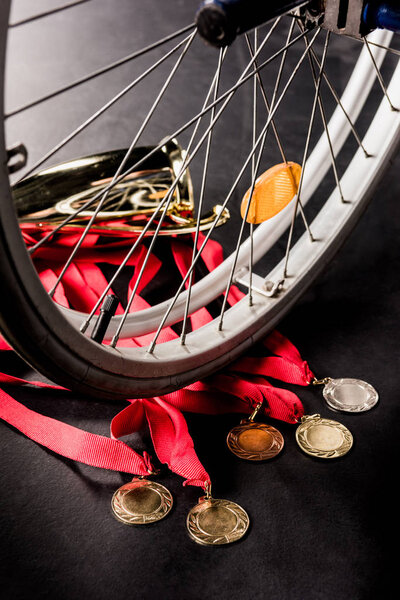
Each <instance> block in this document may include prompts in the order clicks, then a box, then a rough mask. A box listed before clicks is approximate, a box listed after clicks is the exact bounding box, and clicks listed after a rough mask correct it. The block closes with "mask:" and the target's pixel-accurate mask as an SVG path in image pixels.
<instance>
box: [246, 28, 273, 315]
mask: <svg viewBox="0 0 400 600" xmlns="http://www.w3.org/2000/svg"><path fill="white" fill-rule="evenodd" d="M246 42H247V46H248V48H249V51H250V56H251V57H253V49H252V47H251V43H250V39H249V36H248V35H247V34H246ZM257 47H258V29H255V30H254V50H255V51H257ZM254 67H256V64H255V65H254ZM259 85H260V87H261V89H262V90H263V91H264V86H263V85H262V81H261V76H260V74H259V73H256V72H255V73H254V79H253V132H252V133H253V135H252V145H253V146H254V144H255V143H256V139H257V91H258V86H259ZM264 102H265V103H266V105H267V111H268V113H269V112H270V107H269V105H268V100H267V97H266V95H265V99H264ZM256 173H257V169H256V157H255V155H254V154H253V156H252V159H251V174H252V178H253V180H254V182H255V180H256ZM249 229H250V231H249V233H250V256H249V293H248V298H249V306H253V262H254V224H253V223H250V228H249Z"/></svg>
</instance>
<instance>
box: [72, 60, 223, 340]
mask: <svg viewBox="0 0 400 600" xmlns="http://www.w3.org/2000/svg"><path fill="white" fill-rule="evenodd" d="M225 54H226V52H225V51H224V56H223V59H224V58H225ZM217 76H218V68H217V72H216V73H215V75H214V78H213V81H212V83H211V86H210V88H209V90H208V92H207V96H206V99H205V101H204V104H203V109H204V108H205V107H206V106H207V104H208V102H209V100H210V96H211V93H212V91H213V89H214V87H215V85H216V82H217ZM200 122H201V117H199V119H198V121H197V123H196V126H195V128H194V130H193V133H192V136H191V139H190V141H189V144H188V150H189V151H190V148H191V146H192V144H193V141H194V138H195V135H196V133H197V130H198V128H199V125H200ZM166 201H167V197H164V198H163V200H162V201H161V202H160V204H159V205H158V206H157V208H156V210H155V211H154V213H153V214H152V215H151V217H150V218H149V220H148V222H147V223H146V225H145V227H144V228H143V230H142V232H141V233H140V235H139V237H138V238H137V239H136V241H135V243H134V244H133V245H132V246H131V248H130V249H129V251H128V253H127V255H126V256H125V258H124V260H123V261H122V263H121V264H120V266H119V267H118V269H117V270H116V272H115V273H114V275H113V276H112V278H111V279H110V281H109V282H108V284H107V286H106V288H105V290H104V291H103V293H102V294H101V296H100V298H99V299H98V301H97V302H96V304H95V306H94V307H93V308H92V311H91V313H90V314H89V316H88V317H87V318H86V320H85V321H84V322H83V323H82V325H81V328H80V330H81V332H82V333H84V332H85V331H86V330H87V328H88V326H89V324H90V321H91V319H92V318H93V316H94V314H95V313H96V311H97V309H98V308H99V307H100V305H101V304H102V302H103V300H104V298H105V297H106V295H107V293H108V292H109V290H110V289H111V287H112V285H113V283H114V282H115V281H116V279H117V277H118V276H119V275H120V274H121V272H122V270H123V268H124V267H125V266H126V264H127V262H128V261H129V259H130V257H131V256H132V254H133V253H134V251H135V250H136V248H137V247H138V245H139V244H140V242H141V241H142V239H143V238H144V236H145V235H146V232H147V231H148V230H149V228H150V226H151V225H152V223H153V222H154V220H155V218H156V217H157V216H158V214H159V212H160V210H161V209H162V208H163V207H164V205H165V203H166Z"/></svg>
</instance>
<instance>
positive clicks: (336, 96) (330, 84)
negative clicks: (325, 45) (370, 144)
mask: <svg viewBox="0 0 400 600" xmlns="http://www.w3.org/2000/svg"><path fill="white" fill-rule="evenodd" d="M302 31H303V29H302ZM310 52H311V55H312V57H313V60H314V62H315V64H316V65H317V68H318V69H319V68H320V67H321V63H320V61H319V59H318V56H317V55H316V53H315V51H314V49H313V48H311V50H310ZM322 77H323V78H324V81H325V83H326V84H327V86H328V88H329V90H330V92H331V94H332V96H333V97H334V99H335V101H336V103H337V105H338V106H340V108H341V110H342V112H343V114H344V116H345V117H346V119H347V122H348V123H349V125H350V128H351V131H352V133H353V135H354V137H355V139H356V141H357V144H358V145H359V146H360V148H361V149H362V151H363V152H364V156H365V158H369V157H370V154H369V153H368V152H367V150H366V148H365V146H364V144H363V142H362V140H361V138H360V136H359V134H358V132H357V129H356V127H355V125H354V123H353V121H352V120H351V118H350V115H349V113H348V112H347V110H346V109H345V107H344V106H343V103H342V101H341V99H340V97H339V95H338V93H337V92H336V90H335V88H334V86H333V85H332V83H331V80H330V78H329V77H328V75H327V73H326V71H325V70H324V72H323V74H322Z"/></svg>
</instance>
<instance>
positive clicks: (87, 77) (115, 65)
mask: <svg viewBox="0 0 400 600" xmlns="http://www.w3.org/2000/svg"><path fill="white" fill-rule="evenodd" d="M194 27H195V24H194V23H191V24H190V25H187V26H186V27H183V28H182V29H179V30H178V31H175V32H174V33H171V34H169V35H167V36H165V37H164V38H162V39H161V40H158V41H157V42H154V43H153V44H150V45H149V46H146V47H145V48H142V49H141V50H137V51H136V52H133V53H132V54H128V56H125V57H124V58H121V59H119V60H116V61H114V62H112V63H110V64H109V65H106V66H105V67H102V68H100V69H96V71H93V72H92V73H90V74H89V75H85V76H84V77H81V78H80V79H76V80H75V81H73V82H72V83H69V84H67V85H65V86H63V87H61V88H58V89H57V90H54V91H53V92H50V93H48V94H46V95H44V96H41V97H40V98H37V99H36V100H33V101H32V102H28V103H27V104H24V105H23V106H20V107H18V108H16V109H14V110H12V111H10V112H8V113H7V114H5V115H4V118H5V119H8V118H10V117H14V116H15V115H18V114H20V113H22V112H24V111H26V110H29V109H30V108H33V107H34V106H38V105H39V104H42V103H43V102H46V101H47V100H51V99H52V98H56V97H57V96H59V95H60V94H64V93H65V92H68V91H70V90H72V89H73V88H75V87H78V86H79V85H82V84H83V83H87V82H88V81H91V80H92V79H95V78H96V77H99V76H100V75H104V74H105V73H108V72H109V71H112V70H113V69H116V68H118V67H121V66H122V65H124V64H126V63H128V62H131V61H132V60H135V59H136V58H139V56H143V55H144V54H147V53H148V52H151V51H152V50H155V49H156V48H159V47H160V46H163V45H164V44H166V43H167V42H170V41H172V40H174V39H176V38H177V37H179V36H181V35H183V34H185V33H187V32H188V31H190V30H191V29H193V28H194ZM183 43H184V41H183Z"/></svg>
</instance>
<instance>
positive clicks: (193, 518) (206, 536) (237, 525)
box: [186, 498, 250, 546]
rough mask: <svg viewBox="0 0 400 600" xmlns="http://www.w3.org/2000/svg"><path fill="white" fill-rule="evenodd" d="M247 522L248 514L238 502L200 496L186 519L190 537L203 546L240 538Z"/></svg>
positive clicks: (247, 524)
mask: <svg viewBox="0 0 400 600" xmlns="http://www.w3.org/2000/svg"><path fill="white" fill-rule="evenodd" d="M249 523H250V520H249V516H248V514H247V513H246V511H245V510H243V508H241V507H240V506H239V505H238V504H236V503H235V502H230V501H229V500H216V499H215V498H209V499H208V500H207V499H205V498H201V499H200V501H199V503H198V504H196V506H194V507H193V508H192V510H191V511H190V512H189V514H188V516H187V520H186V526H187V529H188V532H189V535H190V537H191V538H192V539H193V540H194V541H195V542H197V543H198V544H202V545H204V546H219V545H221V544H230V543H232V542H236V541H237V540H240V538H242V537H243V536H244V534H245V533H246V531H247V529H248V527H249Z"/></svg>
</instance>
